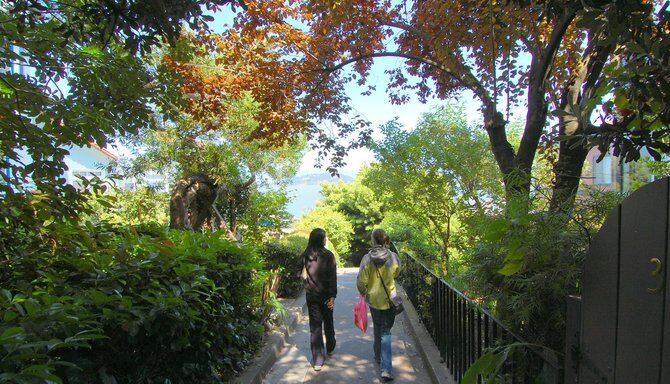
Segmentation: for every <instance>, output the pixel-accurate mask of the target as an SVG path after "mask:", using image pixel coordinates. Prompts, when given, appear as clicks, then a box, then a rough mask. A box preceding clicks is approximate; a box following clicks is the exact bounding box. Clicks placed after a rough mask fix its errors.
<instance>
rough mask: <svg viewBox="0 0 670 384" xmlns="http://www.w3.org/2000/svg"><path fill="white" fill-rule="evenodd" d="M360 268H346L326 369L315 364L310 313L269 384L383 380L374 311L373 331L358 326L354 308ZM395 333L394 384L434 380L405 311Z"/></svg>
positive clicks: (269, 377)
mask: <svg viewBox="0 0 670 384" xmlns="http://www.w3.org/2000/svg"><path fill="white" fill-rule="evenodd" d="M357 274H358V269H357V268H345V269H340V272H339V273H338V296H337V300H336V303H335V314H334V315H335V316H334V317H335V318H334V320H335V338H336V339H337V347H336V348H335V352H334V354H333V355H332V356H331V357H330V358H329V359H328V360H327V361H326V364H325V365H324V367H323V370H321V371H320V372H315V371H314V370H313V369H312V366H311V364H310V361H311V352H310V347H309V323H308V318H307V316H306V315H305V316H304V318H303V319H302V320H301V322H300V323H298V325H297V327H296V331H295V333H294V334H293V335H292V336H291V338H290V340H289V344H288V345H287V346H286V348H285V349H284V350H283V351H282V355H281V356H280V357H279V359H278V360H277V362H276V363H275V364H274V366H273V367H272V369H271V370H270V372H269V373H268V375H267V376H266V378H265V379H264V380H263V383H265V384H279V383H282V384H283V383H315V384H316V383H329V384H330V383H333V384H335V383H346V384H353V383H379V382H381V380H379V367H378V366H377V364H375V363H374V361H373V352H372V335H373V330H372V319H371V318H370V317H369V314H368V331H367V333H365V334H364V333H363V332H361V331H360V330H359V329H358V328H356V327H355V326H354V322H353V308H354V304H356V302H357V301H358V291H357V290H356V275H357ZM391 334H392V336H393V371H394V374H395V377H396V379H395V381H393V383H417V384H423V383H426V384H427V383H430V382H431V381H430V378H429V376H428V374H427V373H426V371H425V369H424V366H423V361H422V359H421V356H419V354H418V353H417V352H416V350H415V348H414V342H415V341H414V339H413V338H412V336H411V334H410V333H409V330H408V329H407V324H406V319H405V316H404V314H403V315H400V316H398V317H397V318H396V322H395V325H394V326H393V329H392V330H391Z"/></svg>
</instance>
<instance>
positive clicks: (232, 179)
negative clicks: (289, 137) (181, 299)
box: [129, 93, 304, 238]
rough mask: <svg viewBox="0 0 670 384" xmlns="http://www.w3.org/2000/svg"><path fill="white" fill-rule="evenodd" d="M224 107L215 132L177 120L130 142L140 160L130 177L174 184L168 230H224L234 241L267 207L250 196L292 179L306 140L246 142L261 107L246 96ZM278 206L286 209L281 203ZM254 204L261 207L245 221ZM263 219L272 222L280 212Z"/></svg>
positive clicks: (185, 117)
mask: <svg viewBox="0 0 670 384" xmlns="http://www.w3.org/2000/svg"><path fill="white" fill-rule="evenodd" d="M224 102H225V103H226V113H225V115H218V116H215V117H212V119H216V120H217V122H218V128H217V129H212V128H211V127H207V128H205V127H204V125H206V124H210V123H211V121H206V122H202V121H200V120H197V119H194V118H192V117H191V116H189V115H187V114H181V116H180V117H179V119H177V120H176V121H168V122H167V123H166V124H165V125H163V126H162V127H159V128H156V129H149V130H147V131H146V132H144V135H141V136H138V137H137V139H136V141H135V142H133V145H134V148H135V149H136V152H137V154H138V156H137V157H136V159H134V161H133V162H132V164H131V166H130V167H129V171H130V173H131V174H138V173H142V172H146V171H149V170H153V171H158V172H163V173H166V174H169V175H171V177H172V178H173V179H174V180H175V187H174V189H173V191H172V194H171V198H170V226H171V227H172V228H178V229H185V228H192V229H200V228H202V227H203V226H205V225H209V226H210V227H212V228H214V229H217V228H225V229H226V230H227V232H228V234H229V237H231V238H236V237H237V235H238V229H239V227H240V225H244V226H247V227H252V226H257V225H258V222H259V217H257V216H254V212H255V214H258V212H259V210H262V209H263V208H262V207H261V206H260V205H263V204H266V203H267V201H263V199H262V198H260V197H259V196H254V195H255V194H258V193H260V192H259V190H260V189H259V186H264V187H267V188H270V187H273V188H275V191H282V190H283V187H284V186H285V184H286V182H288V180H289V179H290V177H292V176H293V174H294V173H295V171H296V169H297V165H298V162H299V160H300V158H301V151H302V148H303V146H304V140H302V139H300V138H297V139H296V140H295V141H294V142H286V143H284V144H283V145H281V146H276V145H275V146H270V145H269V144H268V143H267V142H265V141H263V140H261V139H258V140H250V139H249V134H250V133H251V132H253V131H254V130H255V129H256V128H257V127H258V124H259V123H258V121H257V115H258V113H259V111H261V110H262V108H263V106H262V105H261V104H260V103H258V102H256V101H254V99H253V97H252V96H251V95H250V94H249V93H245V94H243V95H242V97H240V98H238V99H234V100H229V101H224ZM278 193H279V192H278ZM275 197H278V196H275ZM262 201H263V202H262ZM282 201H283V203H284V204H285V203H286V199H285V198H284V199H283V200H282ZM252 203H258V204H260V205H259V206H257V207H254V208H252V209H251V212H250V214H249V215H246V213H247V211H249V208H250V207H249V205H250V204H252ZM275 203H276V201H275ZM269 206H273V207H274V208H280V207H278V206H277V205H276V204H274V205H273V204H270V205H267V204H266V207H265V208H268V207H269ZM266 214H267V215H268V217H270V216H272V215H274V214H279V212H277V211H275V212H272V213H271V212H266ZM245 215H246V216H245ZM245 219H247V220H245Z"/></svg>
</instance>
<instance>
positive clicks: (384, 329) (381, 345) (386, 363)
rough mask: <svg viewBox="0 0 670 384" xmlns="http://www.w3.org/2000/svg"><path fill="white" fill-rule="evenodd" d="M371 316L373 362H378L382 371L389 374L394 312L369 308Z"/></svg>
mask: <svg viewBox="0 0 670 384" xmlns="http://www.w3.org/2000/svg"><path fill="white" fill-rule="evenodd" d="M370 314H372V326H373V327H374V332H375V342H374V350H375V360H376V361H379V362H380V365H381V369H382V371H388V372H391V369H392V368H393V364H392V363H391V328H393V323H395V312H394V311H393V309H385V310H380V309H377V308H373V307H370Z"/></svg>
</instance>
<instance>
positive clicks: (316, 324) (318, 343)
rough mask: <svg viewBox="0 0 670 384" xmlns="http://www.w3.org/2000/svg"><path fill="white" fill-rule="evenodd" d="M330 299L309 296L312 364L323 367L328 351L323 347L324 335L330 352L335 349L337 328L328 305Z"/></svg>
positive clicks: (308, 308)
mask: <svg viewBox="0 0 670 384" xmlns="http://www.w3.org/2000/svg"><path fill="white" fill-rule="evenodd" d="M327 300H328V298H324V297H323V296H312V295H307V310H308V311H309V333H310V343H311V346H312V363H313V364H314V365H323V363H324V362H325V361H326V350H325V349H324V345H323V334H324V333H325V334H326V348H327V349H328V352H332V350H333V349H335V328H334V327H333V311H332V310H330V309H328V305H327V304H326V302H327Z"/></svg>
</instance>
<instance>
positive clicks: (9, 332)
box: [0, 327, 24, 344]
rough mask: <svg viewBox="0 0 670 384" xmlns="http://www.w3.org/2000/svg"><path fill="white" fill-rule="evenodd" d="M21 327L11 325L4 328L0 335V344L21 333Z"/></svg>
mask: <svg viewBox="0 0 670 384" xmlns="http://www.w3.org/2000/svg"><path fill="white" fill-rule="evenodd" d="M23 333H24V331H23V328H21V327H11V328H8V329H6V330H5V331H4V332H2V335H0V344H2V342H3V341H5V340H9V339H12V338H16V336H18V335H21V334H23Z"/></svg>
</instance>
